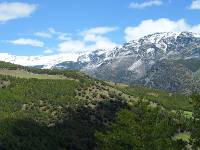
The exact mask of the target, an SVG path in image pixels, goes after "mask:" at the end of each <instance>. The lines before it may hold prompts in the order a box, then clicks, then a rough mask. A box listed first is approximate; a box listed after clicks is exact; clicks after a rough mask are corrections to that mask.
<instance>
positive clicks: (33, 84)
mask: <svg viewBox="0 0 200 150" xmlns="http://www.w3.org/2000/svg"><path fill="white" fill-rule="evenodd" d="M189 101H190V100H189V98H187V97H185V96H183V95H181V94H175V93H168V92H165V91H159V90H154V89H148V88H144V87H138V86H131V87H128V86H127V85H122V84H113V83H107V82H104V81H99V80H95V79H93V78H90V77H89V76H87V75H85V74H83V73H80V72H77V71H64V70H41V69H35V68H27V67H22V66H17V65H13V64H10V63H5V62H0V149H4V150H10V149H12V150H36V149H37V150H38V149H39V150H40V149H41V150H55V149H58V150H61V149H62V150H64V149H71V150H74V149H75V150H76V149H77V150H79V149H83V150H87V149H104V148H105V147H101V146H100V145H102V144H103V145H107V144H105V143H104V142H105V140H106V139H107V134H105V132H107V131H111V130H113V129H112V128H113V126H110V124H113V125H114V124H116V125H117V127H118V126H119V124H121V123H122V124H123V123H125V126H126V124H127V121H128V122H129V121H130V119H131V120H134V119H136V122H135V125H138V126H141V127H142V126H143V125H144V128H143V129H138V130H144V131H145V132H142V134H143V135H144V137H146V138H148V135H150V134H151V136H150V137H149V139H154V137H155V133H152V132H156V131H154V130H152V128H155V127H156V124H155V123H154V122H156V120H157V119H158V118H160V119H159V120H160V122H159V123H158V124H159V127H160V128H163V124H162V122H163V123H165V127H164V128H165V129H166V130H167V135H166V137H161V138H158V139H157V138H156V137H155V139H156V140H160V141H161V143H162V142H164V141H165V143H166V142H169V143H170V144H169V145H168V146H167V147H168V148H171V147H177V146H179V142H178V140H176V139H180V138H178V135H179V132H180V131H179V130H181V131H184V133H185V132H189V131H190V128H189V127H190V121H188V120H187V117H185V115H184V113H176V112H181V111H191V110H192V105H191V104H190V103H189ZM139 112H142V114H145V116H143V117H144V118H143V120H144V121H146V123H145V124H143V125H142V122H140V121H141V120H138V119H137V117H139V116H140V113H139ZM143 112H144V113H143ZM148 112H149V113H148ZM138 113H139V114H138ZM132 114H135V116H132ZM157 114H159V115H157ZM123 115H125V116H129V117H130V118H129V117H128V118H127V117H124V116H123ZM119 117H122V118H124V119H127V120H124V119H123V120H121V118H119ZM135 117H136V118H135ZM118 118H119V120H118ZM141 119H142V118H141ZM119 121H120V122H119ZM152 121H153V122H152ZM118 123H119V124H118ZM152 123H153V125H152ZM158 124H157V125H158ZM151 125H152V126H151ZM114 127H115V125H114ZM119 128H120V132H122V133H123V134H124V137H126V138H123V140H125V141H124V142H125V143H121V144H122V145H121V146H122V149H124V148H125V147H126V146H125V145H126V142H127V141H126V140H127V139H129V138H128V136H129V135H128V133H127V132H124V129H123V128H121V125H120V126H119ZM129 128H130V131H131V130H132V126H129V125H128V126H127V128H126V130H128V131H129ZM157 128H158V126H157ZM117 130H118V129H117ZM113 131H114V130H113ZM146 131H148V132H146ZM134 132H135V131H134ZM109 133H110V134H109V137H110V135H112V132H109ZM157 134H163V132H158V133H157ZM104 135H105V136H104ZM114 135H115V134H114ZM174 135H176V139H175V138H173V136H174ZM180 135H182V134H180ZM116 136H117V135H116ZM111 139H112V138H111ZM111 139H110V138H109V139H108V142H110V140H111ZM155 139H154V140H153V141H151V140H150V141H149V140H148V141H149V142H148V143H149V144H150V143H151V142H155ZM174 139H175V140H174ZM113 140H114V141H115V140H116V139H115V138H114V139H112V140H111V141H113ZM123 140H122V141H123ZM146 140H147V139H146ZM146 140H144V139H143V140H142V139H141V140H140V142H142V143H143V142H144V143H143V144H147V143H146ZM117 143H118V144H120V143H119V142H117ZM142 143H141V144H142ZM161 143H159V144H161ZM187 143H188V142H187ZM187 143H186V144H187ZM124 144H125V145H124ZM134 144H135V142H133V143H131V144H130V145H132V146H133V145H134ZM114 145H116V144H114ZM123 145H124V146H125V147H124V146H123ZM139 145H140V144H139ZM139 145H137V146H139ZM160 146H165V144H164V145H160ZM160 146H159V147H160ZM139 147H140V146H139ZM125 149H126V148H125ZM153 149H155V147H152V150H153ZM175 149H176V148H175Z"/></svg>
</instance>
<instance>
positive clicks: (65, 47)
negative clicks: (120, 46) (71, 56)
mask: <svg viewBox="0 0 200 150" xmlns="http://www.w3.org/2000/svg"><path fill="white" fill-rule="evenodd" d="M117 29H118V28H117V27H96V28H91V29H88V30H84V31H82V32H80V34H79V35H80V36H81V37H80V39H79V40H73V39H72V38H70V37H68V39H66V40H65V41H64V42H62V43H60V44H59V46H58V50H59V51H60V52H62V53H73V52H83V51H93V50H96V49H112V48H114V47H116V46H117V44H116V43H114V42H112V41H111V40H110V39H109V38H108V37H106V35H105V34H107V33H109V32H113V31H115V30H117Z"/></svg>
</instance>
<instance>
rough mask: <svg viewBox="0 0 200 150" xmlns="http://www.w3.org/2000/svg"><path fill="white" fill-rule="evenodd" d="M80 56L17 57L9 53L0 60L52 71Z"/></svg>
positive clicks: (2, 55)
mask: <svg viewBox="0 0 200 150" xmlns="http://www.w3.org/2000/svg"><path fill="white" fill-rule="evenodd" d="M78 57H79V54H59V55H50V56H15V55H10V54H8V53H0V60H1V61H5V62H10V63H14V64H18V65H22V66H39V65H41V66H44V67H43V68H44V69H50V68H52V67H53V66H55V65H56V64H59V63H62V62H65V61H77V59H78Z"/></svg>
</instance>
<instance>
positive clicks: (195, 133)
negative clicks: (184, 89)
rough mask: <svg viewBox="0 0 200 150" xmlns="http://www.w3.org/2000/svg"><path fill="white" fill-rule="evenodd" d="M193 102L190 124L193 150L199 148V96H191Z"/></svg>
mask: <svg viewBox="0 0 200 150" xmlns="http://www.w3.org/2000/svg"><path fill="white" fill-rule="evenodd" d="M192 102H193V108H194V109H193V118H194V119H193V123H192V131H191V139H190V142H191V144H192V147H193V149H195V150H196V149H198V148H200V132H199V131H200V94H197V93H195V94H193V95H192Z"/></svg>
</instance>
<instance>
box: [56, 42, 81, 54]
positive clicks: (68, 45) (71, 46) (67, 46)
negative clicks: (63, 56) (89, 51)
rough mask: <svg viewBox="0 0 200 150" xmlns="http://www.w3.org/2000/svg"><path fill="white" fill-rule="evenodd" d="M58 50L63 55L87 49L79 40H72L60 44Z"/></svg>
mask: <svg viewBox="0 0 200 150" xmlns="http://www.w3.org/2000/svg"><path fill="white" fill-rule="evenodd" d="M58 48H59V52H62V53H76V52H80V51H83V50H84V49H85V43H84V42H82V41H78V40H74V41H73V40H70V41H65V42H62V43H60V44H59V45H58Z"/></svg>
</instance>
